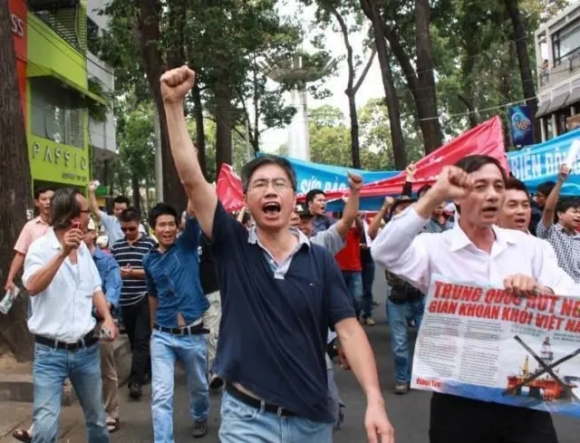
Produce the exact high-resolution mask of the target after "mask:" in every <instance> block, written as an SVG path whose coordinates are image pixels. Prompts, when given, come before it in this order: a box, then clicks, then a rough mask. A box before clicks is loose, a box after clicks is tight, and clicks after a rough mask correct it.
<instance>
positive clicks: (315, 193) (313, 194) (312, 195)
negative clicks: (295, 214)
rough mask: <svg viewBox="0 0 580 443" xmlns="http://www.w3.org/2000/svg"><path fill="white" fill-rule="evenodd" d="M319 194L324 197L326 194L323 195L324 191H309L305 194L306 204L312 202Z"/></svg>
mask: <svg viewBox="0 0 580 443" xmlns="http://www.w3.org/2000/svg"><path fill="white" fill-rule="evenodd" d="M321 194H322V195H324V196H325V197H326V194H325V193H324V191H323V190H322V189H311V190H310V191H308V193H307V194H306V204H309V203H312V202H313V201H314V199H315V198H316V196H318V195H321Z"/></svg>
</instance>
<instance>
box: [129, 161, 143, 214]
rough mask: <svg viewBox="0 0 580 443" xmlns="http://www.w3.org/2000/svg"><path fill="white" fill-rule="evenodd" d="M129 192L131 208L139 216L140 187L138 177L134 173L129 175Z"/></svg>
mask: <svg viewBox="0 0 580 443" xmlns="http://www.w3.org/2000/svg"><path fill="white" fill-rule="evenodd" d="M131 191H132V194H133V207H134V208H135V209H136V210H137V212H138V213H139V214H141V186H139V176H138V175H137V173H136V172H135V171H133V172H132V173H131Z"/></svg>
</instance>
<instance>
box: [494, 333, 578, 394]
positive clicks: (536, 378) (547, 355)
mask: <svg viewBox="0 0 580 443" xmlns="http://www.w3.org/2000/svg"><path fill="white" fill-rule="evenodd" d="M514 340H516V341H517V342H518V343H519V344H520V345H521V346H522V347H523V348H524V349H525V350H526V351H527V352H528V354H529V355H526V357H525V359H524V364H523V366H522V368H521V372H520V373H519V374H517V375H510V376H508V377H507V388H506V390H505V391H504V392H503V395H517V396H522V397H532V398H536V399H538V400H542V401H570V402H580V399H579V398H578V397H577V396H576V395H575V394H574V392H573V389H576V388H578V387H579V386H578V385H577V384H575V382H578V381H580V377H576V376H568V375H560V374H559V372H560V371H559V369H558V366H559V365H561V364H562V363H564V362H566V361H568V360H570V359H572V358H574V357H576V356H577V355H580V349H577V350H576V351H575V352H572V353H571V354H569V355H567V356H565V357H562V358H560V359H559V360H557V361H554V353H553V352H552V346H551V344H550V338H549V337H546V338H545V339H544V341H543V343H542V347H541V349H540V356H538V355H537V354H536V353H535V352H534V350H533V349H532V348H530V347H529V346H528V345H527V344H526V343H525V342H524V341H523V340H522V339H521V338H520V337H518V336H517V335H516V336H515V337H514ZM530 357H532V359H534V360H535V361H536V362H537V369H536V370H535V371H531V370H530ZM578 375H580V374H578Z"/></svg>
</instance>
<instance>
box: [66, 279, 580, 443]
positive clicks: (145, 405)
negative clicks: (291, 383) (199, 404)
mask: <svg viewBox="0 0 580 443" xmlns="http://www.w3.org/2000/svg"><path fill="white" fill-rule="evenodd" d="M382 274H383V273H382V272H377V281H376V282H375V296H376V298H377V300H378V301H380V303H381V305H380V306H379V307H378V308H376V319H377V325H376V326H374V327H370V328H367V331H368V335H369V338H370V340H371V343H372V345H373V348H374V351H375V355H376V357H377V361H378V366H379V370H380V378H381V385H382V387H383V391H384V394H385V396H386V401H387V406H388V411H389V415H390V418H391V421H392V422H393V424H394V426H395V429H396V435H397V442H398V443H426V442H427V441H428V437H427V431H428V420H429V398H430V395H429V394H428V393H424V392H419V391H412V392H410V393H409V394H407V395H405V396H395V395H393V394H391V391H392V388H393V380H392V375H393V364H392V358H391V355H390V350H389V349H390V348H389V345H388V341H389V334H388V329H387V326H386V322H385V314H384V294H385V283H384V279H382V278H381V277H382ZM337 383H338V386H339V388H340V390H341V393H342V396H343V400H344V401H345V402H346V404H347V409H346V420H345V423H344V426H343V429H342V430H341V431H338V432H337V433H336V434H335V439H334V441H335V443H362V442H364V441H365V440H364V430H363V417H364V409H365V401H364V397H363V395H362V393H361V391H360V389H359V388H358V385H357V382H356V380H355V379H354V377H353V375H352V374H351V373H350V372H347V371H342V370H340V369H339V370H338V371H337ZM122 393H123V398H126V388H123V390H122ZM149 399H150V391H149V389H147V390H146V391H145V395H144V397H143V400H142V401H141V402H138V403H137V402H129V401H128V400H123V403H122V411H121V413H122V416H121V419H122V428H121V429H120V430H119V431H118V432H117V433H116V434H114V436H113V439H112V440H113V443H152V442H153V439H152V430H151V429H152V428H151V412H150V407H149V404H150V403H149ZM174 409H175V413H174V426H175V440H176V442H177V443H185V442H191V441H192V438H191V436H190V435H191V434H190V432H191V429H190V427H191V423H190V417H189V412H188V411H189V407H188V394H187V390H186V388H185V380H184V378H183V376H181V375H178V377H177V380H176V393H175V408H174ZM555 421H556V426H557V429H558V433H559V437H560V443H577V442H578V436H580V420H572V419H570V418H567V417H563V418H562V417H556V419H555ZM218 427H219V398H218V397H214V398H212V410H211V416H210V431H209V433H208V435H207V436H206V437H205V438H203V439H201V440H199V441H203V442H206V443H217V442H218V441H219V440H218V437H217V431H218ZM75 431H76V432H71V434H73V435H74V437H76V438H74V437H73V435H71V434H69V436H68V437H69V439H70V440H69V441H70V442H71V443H73V442H74V443H77V442H81V441H84V437H80V435H82V434H80V435H79V434H78V433H77V432H78V431H79V429H76V430H75ZM77 436H78V437H77ZM80 438H82V440H81V439H80ZM65 441H66V440H65Z"/></svg>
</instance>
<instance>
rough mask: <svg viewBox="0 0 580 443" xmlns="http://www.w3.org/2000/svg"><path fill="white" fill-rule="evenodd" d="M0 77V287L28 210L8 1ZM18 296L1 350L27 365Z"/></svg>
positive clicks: (0, 333)
mask: <svg viewBox="0 0 580 443" xmlns="http://www.w3.org/2000/svg"><path fill="white" fill-rule="evenodd" d="M0 77H1V78H2V81H1V82H0V109H2V112H0V138H1V139H2V149H0V171H2V172H1V173H0V189H2V192H0V220H2V223H1V226H0V281H1V282H2V285H4V283H5V282H6V277H7V276H8V269H9V268H10V263H11V262H12V258H13V257H14V251H13V250H12V247H13V246H14V244H15V243H16V240H17V238H18V235H19V234H20V230H21V229H22V227H23V226H24V224H25V223H26V210H27V209H30V208H32V199H31V195H30V190H31V183H30V163H29V160H28V149H27V148H26V146H27V142H26V130H25V126H24V115H23V113H22V102H21V97H20V95H19V91H20V89H19V87H18V79H17V74H16V56H15V54H14V47H13V42H12V21H11V16H10V10H9V9H8V2H2V3H1V5H0ZM22 294H23V295H22V296H21V297H18V299H17V300H16V301H15V303H14V305H13V306H12V309H11V310H10V312H9V313H8V315H2V314H0V346H1V347H6V348H8V349H9V350H10V351H11V352H12V353H13V354H14V356H15V357H16V358H17V359H18V360H20V361H30V360H32V356H33V352H32V350H33V340H32V335H31V334H30V332H29V331H28V326H27V324H26V310H27V300H28V297H27V295H26V294H24V293H22Z"/></svg>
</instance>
